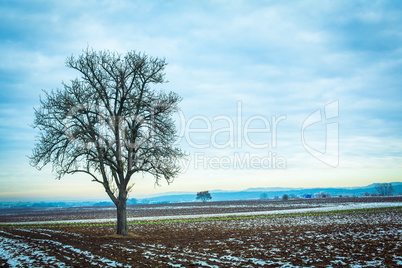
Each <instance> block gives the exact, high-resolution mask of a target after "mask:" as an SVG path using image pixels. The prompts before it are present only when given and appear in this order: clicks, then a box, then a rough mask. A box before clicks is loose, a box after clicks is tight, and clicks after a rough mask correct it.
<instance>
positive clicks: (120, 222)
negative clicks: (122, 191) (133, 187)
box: [116, 197, 128, 236]
mask: <svg viewBox="0 0 402 268" xmlns="http://www.w3.org/2000/svg"><path fill="white" fill-rule="evenodd" d="M126 203H127V199H126V197H119V201H118V203H117V205H116V208H117V234H118V235H123V236H126V235H128V231H127V214H126Z"/></svg>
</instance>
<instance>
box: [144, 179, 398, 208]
mask: <svg viewBox="0 0 402 268" xmlns="http://www.w3.org/2000/svg"><path fill="white" fill-rule="evenodd" d="M375 185H376V184H375V183H373V184H370V185H367V186H360V187H339V188H291V187H268V188H264V187H258V188H248V189H245V190H242V191H225V190H211V191H209V192H210V193H211V196H212V201H230V200H249V199H260V198H261V196H262V195H263V194H264V195H265V197H266V198H269V199H273V198H275V197H280V198H281V197H282V196H283V195H284V194H287V195H289V196H291V197H293V196H294V197H304V196H305V195H311V196H314V195H315V194H319V193H326V194H330V195H331V196H340V195H342V196H363V195H364V193H366V192H367V193H370V194H376V193H377V190H376V189H375ZM392 187H393V188H394V195H396V194H398V193H402V182H392ZM195 197H196V192H182V193H180V194H174V193H169V194H161V195H160V196H152V197H149V198H145V199H146V202H151V203H159V202H170V203H177V202H193V201H196V200H195Z"/></svg>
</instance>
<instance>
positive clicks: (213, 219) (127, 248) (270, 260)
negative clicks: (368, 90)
mask: <svg viewBox="0 0 402 268" xmlns="http://www.w3.org/2000/svg"><path fill="white" fill-rule="evenodd" d="M387 201H390V199H387ZM320 202H321V201H317V202H316V203H315V205H314V204H313V203H314V202H313V203H312V204H307V203H305V204H304V205H303V204H302V205H295V204H292V203H291V202H290V203H288V205H289V206H288V207H286V205H283V206H282V209H280V210H281V213H274V214H270V213H263V211H262V210H257V213H252V214H251V213H249V214H247V213H246V212H242V211H244V209H240V214H236V215H235V214H233V213H232V214H231V216H228V215H230V214H224V213H222V214H221V215H214V216H206V215H205V214H204V217H194V216H193V217H186V216H184V217H183V216H181V217H175V216H174V215H172V214H174V213H173V212H172V211H171V212H169V213H167V214H169V215H171V217H170V219H168V218H161V217H160V216H159V217H158V216H154V217H142V218H137V219H136V220H130V225H129V233H130V235H129V236H128V237H119V236H116V235H114V232H115V225H114V223H113V222H111V221H110V220H105V221H102V222H99V221H98V222H96V221H94V220H87V221H84V222H77V221H75V222H74V221H70V222H61V223H56V222H49V221H47V222H41V223H35V224H34V223H32V222H31V223H29V222H25V223H21V222H20V223H19V224H17V223H8V224H0V266H1V267H278V266H285V267H295V266H301V267H328V266H333V267H336V266H344V267H350V266H354V267H384V266H385V267H387V266H388V267H395V266H402V204H401V202H398V200H393V202H394V205H393V206H392V207H391V206H388V207H387V204H389V203H384V205H385V207H386V208H385V207H384V206H381V203H380V204H379V203H376V204H377V205H373V206H371V208H367V207H366V208H365V209H359V208H353V209H350V208H348V209H345V208H346V207H347V206H341V205H339V208H340V209H341V210H328V211H325V209H323V210H320V211H318V210H314V211H312V212H308V210H307V209H306V207H315V208H316V207H325V206H326V205H325V204H327V203H320ZM251 204H252V203H248V202H247V201H245V202H242V204H240V203H234V204H233V206H234V207H236V206H246V207H247V205H250V206H251ZM254 204H255V205H257V204H256V203H254ZM264 204H265V205H266V206H267V207H270V206H274V205H278V203H276V204H272V202H271V205H268V202H266V203H264ZM334 204H337V203H336V202H335V203H332V204H331V206H332V207H333V206H334ZM342 204H345V203H342ZM373 204H374V203H373ZM378 204H379V205H378ZM225 205H226V206H229V203H225ZM170 206H172V205H170ZM182 206H183V205H182ZM198 206H202V205H200V204H198ZM205 206H207V205H205ZM209 206H218V204H209ZM261 206H262V205H261ZM283 207H286V208H287V209H292V212H291V213H288V211H289V210H285V209H286V208H285V209H283ZM328 207H329V205H328ZM149 208H150V209H149V211H151V210H152V206H150V207H149ZM298 208H303V209H299V211H300V212H299V213H295V211H296V210H297V209H298ZM105 209H106V208H105ZM196 209H197V208H195V210H196ZM295 209H296V210H295ZM154 210H156V209H155V208H154ZM184 210H186V212H189V210H190V209H189V208H186V209H184ZM50 211H51V210H50ZM235 211H236V210H235V209H234V210H233V211H232V212H235ZM246 211H248V212H250V211H249V210H246ZM268 211H272V210H268ZM176 212H177V211H176ZM193 212H194V211H193ZM214 212H215V213H216V211H214ZM49 213H51V212H49ZM242 213H243V214H242ZM4 214H5V213H4V211H3V216H4ZM9 214H10V215H11V214H12V213H11V212H10V211H9ZM194 214H195V213H190V214H189V215H194ZM19 215H20V216H21V217H22V214H19ZM101 215H103V214H102V213H101ZM156 215H159V214H156ZM25 216H26V217H24V219H29V217H27V215H25ZM70 216H71V215H70ZM98 216H99V215H98ZM103 216H104V215H103ZM149 216H151V215H149ZM176 216H177V215H176ZM4 217H5V216H4ZM11 218H13V217H11ZM16 218H17V217H14V218H13V219H16ZM97 218H98V219H99V217H97ZM34 220H35V221H37V220H38V219H36V218H35V217H33V218H32V221H34ZM53 220H55V219H53ZM28 221H29V220H28ZM3 222H4V221H3Z"/></svg>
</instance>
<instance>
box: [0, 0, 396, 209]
mask: <svg viewBox="0 0 402 268" xmlns="http://www.w3.org/2000/svg"><path fill="white" fill-rule="evenodd" d="M401 25H402V2H401V1H375V0H373V1H349V0H339V1H308V0H306V1H232V0H230V1H229V0H227V1H225V0H222V1H218V0H216V1H202V0H201V1H128V0H127V1H78V0H69V1H8V0H5V1H1V3H0V201H18V200H22V201H24V200H44V201H46V200H95V199H104V200H107V198H108V197H107V195H106V193H105V192H104V190H103V188H102V186H101V185H100V184H98V183H94V182H91V178H90V177H88V176H85V175H79V176H78V175H74V176H65V177H63V178H62V179H61V180H56V179H55V175H54V173H52V167H51V166H48V167H45V168H44V169H43V170H41V171H38V170H37V169H35V168H34V167H32V166H30V164H29V159H28V156H29V155H30V154H31V152H32V149H33V147H34V144H35V140H36V136H37V135H38V132H37V130H36V129H33V128H32V127H31V125H32V123H33V119H34V110H33V109H34V107H38V106H39V98H40V96H41V95H42V96H43V91H42V90H47V91H50V90H52V89H57V88H61V87H62V82H63V81H64V82H66V83H68V82H69V81H70V80H72V79H75V78H76V77H79V74H78V73H77V72H75V71H73V70H71V69H69V68H67V67H65V59H66V58H67V57H69V56H71V55H75V56H78V55H80V54H81V53H82V51H83V50H85V49H87V48H93V49H94V50H97V51H99V50H110V51H116V52H119V53H122V54H124V53H126V52H127V51H132V50H135V51H137V52H145V53H146V54H148V55H151V56H154V57H159V58H165V59H166V61H167V62H168V66H167V68H166V79H167V80H168V81H169V83H167V84H163V85H158V86H157V87H155V88H156V89H163V90H165V91H166V92H168V91H174V92H176V93H178V94H179V95H180V96H182V98H183V100H182V102H181V103H180V105H179V106H180V111H179V112H178V114H177V115H175V120H176V125H177V129H178V138H177V142H176V146H179V147H180V148H182V149H183V150H184V151H185V152H186V153H187V158H186V159H184V160H182V161H181V162H180V165H181V167H182V172H181V173H180V175H179V176H178V177H177V178H176V179H175V180H174V182H173V183H171V184H170V185H168V184H167V183H166V182H162V183H161V186H155V180H154V179H153V178H152V177H150V176H147V175H142V174H135V175H134V177H133V182H134V183H135V185H134V187H133V189H132V192H131V193H130V198H138V197H142V196H144V195H147V194H157V193H163V192H170V191H191V192H197V191H203V190H213V189H224V190H243V189H247V188H250V187H278V186H282V187H307V188H308V187H352V186H361V185H368V184H371V183H376V182H393V181H402V135H401V133H402V26H401Z"/></svg>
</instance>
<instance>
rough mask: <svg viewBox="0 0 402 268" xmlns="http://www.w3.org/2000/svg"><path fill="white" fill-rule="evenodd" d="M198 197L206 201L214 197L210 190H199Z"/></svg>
mask: <svg viewBox="0 0 402 268" xmlns="http://www.w3.org/2000/svg"><path fill="white" fill-rule="evenodd" d="M196 199H197V200H198V199H200V200H201V201H202V202H206V201H208V200H211V199H212V196H211V194H210V193H209V192H208V191H203V192H198V193H197V197H196Z"/></svg>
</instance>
